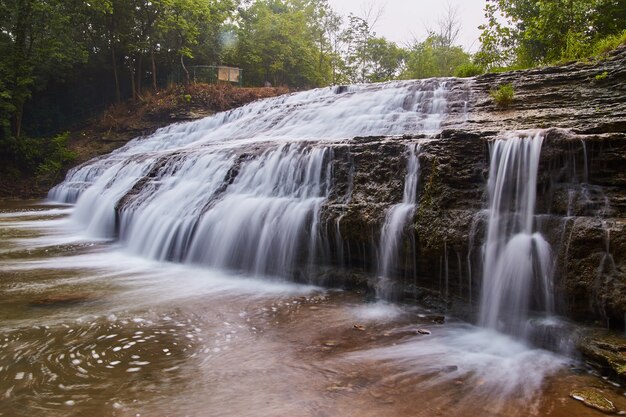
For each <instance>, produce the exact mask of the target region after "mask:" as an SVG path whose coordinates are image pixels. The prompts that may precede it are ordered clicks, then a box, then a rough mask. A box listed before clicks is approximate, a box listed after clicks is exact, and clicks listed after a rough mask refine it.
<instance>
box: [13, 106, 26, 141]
mask: <svg viewBox="0 0 626 417" xmlns="http://www.w3.org/2000/svg"><path fill="white" fill-rule="evenodd" d="M23 115H24V103H23V102H20V103H16V104H15V112H14V113H13V123H12V124H13V129H12V130H13V136H14V137H15V138H16V139H19V138H20V136H21V135H22V116H23Z"/></svg>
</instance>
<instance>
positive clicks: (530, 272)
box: [479, 132, 554, 338]
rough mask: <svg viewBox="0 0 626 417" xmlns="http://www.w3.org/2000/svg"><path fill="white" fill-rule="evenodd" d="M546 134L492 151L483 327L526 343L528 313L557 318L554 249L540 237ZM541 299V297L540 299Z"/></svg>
mask: <svg viewBox="0 0 626 417" xmlns="http://www.w3.org/2000/svg"><path fill="white" fill-rule="evenodd" d="M542 142H543V134H542V133H541V132H539V133H534V134H521V135H517V134H510V135H509V136H508V137H506V138H504V139H498V140H496V141H495V142H494V143H493V144H492V145H491V149H490V151H491V164H490V169H489V182H488V193H489V215H488V225H487V238H486V242H485V246H484V265H483V279H482V296H481V302H480V318H479V322H480V324H481V325H482V326H484V327H488V328H492V329H496V330H499V331H504V332H506V333H510V334H513V335H515V336H518V337H520V338H526V332H527V321H528V316H529V311H530V310H531V308H532V309H534V310H537V311H543V312H545V313H547V314H550V313H552V312H553V309H554V307H553V304H554V302H553V294H552V260H551V257H552V254H551V248H550V244H549V243H548V242H547V241H546V240H545V239H544V237H543V236H542V235H541V234H540V233H538V232H536V229H535V228H536V225H535V223H536V222H535V214H534V212H535V201H536V193H537V173H538V168H539V155H540V152H541V146H542ZM535 296H537V297H535Z"/></svg>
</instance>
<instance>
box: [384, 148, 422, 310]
mask: <svg viewBox="0 0 626 417" xmlns="http://www.w3.org/2000/svg"><path fill="white" fill-rule="evenodd" d="M419 149H420V147H419V144H410V145H408V146H407V153H408V158H407V173H406V175H405V177H404V193H403V197H402V202H401V203H399V204H395V205H393V206H392V207H391V208H390V209H389V210H388V211H387V214H386V216H385V223H384V224H383V227H382V230H381V237H380V247H379V251H378V253H379V257H378V276H379V282H378V286H377V290H376V291H377V296H378V298H383V299H385V298H389V296H391V288H390V286H391V285H390V282H389V278H390V276H391V274H392V272H393V269H394V268H395V267H397V264H398V253H399V245H400V243H401V242H402V232H403V231H404V226H405V225H406V223H407V222H408V221H409V220H410V219H411V218H412V216H413V213H414V211H415V204H416V195H417V184H418V180H419V169H420V165H419V159H418V156H419Z"/></svg>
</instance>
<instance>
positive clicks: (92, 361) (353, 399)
mask: <svg viewBox="0 0 626 417" xmlns="http://www.w3.org/2000/svg"><path fill="white" fill-rule="evenodd" d="M454 88H456V89H457V90H459V89H460V90H463V82H462V81H459V80H456V81H455V80H425V81H417V82H416V81H407V82H393V83H387V84H382V85H363V86H350V87H338V88H327V89H319V90H313V91H309V92H304V93H297V94H292V95H288V96H283V97H278V98H274V99H269V100H263V101H260V102H257V103H252V104H250V105H248V106H244V107H242V108H240V109H237V110H234V111H231V112H226V113H221V114H218V115H216V116H213V117H210V118H207V119H204V120H201V121H197V122H193V123H186V124H177V125H172V126H170V127H167V128H165V129H161V130H159V131H158V132H156V133H155V134H154V135H151V136H149V137H145V138H138V139H136V140H134V141H132V142H130V143H129V144H127V145H126V146H124V147H123V148H120V149H119V150H117V151H115V152H113V153H112V154H110V155H107V156H104V157H101V158H99V159H96V160H93V161H90V162H88V163H86V164H84V165H83V166H80V167H77V168H76V169H74V170H72V171H71V172H70V173H69V174H68V176H67V178H66V180H65V181H64V182H63V183H62V184H60V185H58V186H57V187H55V188H54V189H53V190H51V192H50V198H51V199H52V200H56V201H57V202H61V203H70V204H58V205H53V204H51V203H46V204H43V203H0V204H1V205H0V236H2V239H1V240H0V288H1V291H0V293H1V294H2V299H0V315H1V317H2V320H1V321H0V398H1V401H0V415H7V416H19V415H24V416H26V415H28V416H31V415H46V416H47V415H50V416H57V415H58V416H66V415H69V416H73V415H76V416H79V415H89V416H112V415H113V416H136V415H146V416H153V415H173V416H179V415H180V416H255V417H256V416H287V415H298V416H316V417H318V416H319V417H323V416H381V415H385V416H387V415H389V416H424V417H426V416H429V417H430V416H438V415H442V416H443V415H445V416H465V415H472V414H474V415H481V416H528V415H541V416H544V415H545V416H548V415H549V416H557V417H560V416H571V415H576V416H594V415H598V413H597V412H596V411H593V410H591V409H588V408H585V407H584V406H583V405H581V404H580V403H578V402H576V401H574V400H572V399H570V398H569V393H570V392H571V390H572V389H575V388H580V387H588V386H596V387H598V388H600V389H602V390H603V391H604V392H605V393H606V395H607V396H609V397H610V398H611V399H612V400H613V401H614V403H615V404H616V405H617V407H618V408H620V409H625V408H626V397H625V396H624V392H623V389H622V388H620V387H616V386H615V385H612V384H611V383H610V382H609V381H605V380H602V379H599V378H596V377H594V376H593V375H590V374H589V373H588V372H587V370H586V369H583V368H581V367H580V366H579V364H578V363H577V362H576V361H574V360H572V359H570V358H567V357H565V356H562V355H559V354H556V353H551V352H548V351H545V350H542V349H538V348H535V347H533V346H531V345H530V344H528V343H527V342H526V341H525V340H526V339H525V336H526V331H525V326H526V323H527V319H528V317H530V314H531V310H538V311H540V312H542V313H544V315H545V313H550V312H551V303H552V301H551V281H550V247H549V245H547V243H546V242H545V240H544V239H543V237H542V236H541V235H540V234H539V233H537V231H536V226H535V219H534V204H535V203H534V201H535V192H536V177H537V164H538V157H539V152H540V150H541V143H542V137H541V134H537V135H535V136H529V135H517V136H512V137H508V138H505V139H503V140H498V141H496V142H495V143H494V144H493V146H492V149H491V167H490V176H489V178H490V179H489V184H488V191H489V208H488V210H487V211H486V212H488V231H487V240H486V243H485V247H484V253H485V260H484V276H483V282H484V285H483V292H482V300H481V306H482V307H481V311H482V313H481V319H480V324H481V326H482V327H476V326H473V325H470V324H468V323H464V322H462V321H460V320H457V319H455V318H454V317H446V318H445V320H444V319H442V316H441V313H440V312H437V311H430V310H428V309H425V308H420V307H417V306H399V305H393V304H389V303H382V302H377V303H369V304H368V303H365V301H364V299H365V298H366V297H365V295H363V294H360V293H357V292H347V291H335V290H328V289H322V288H319V287H316V286H314V285H309V284H315V280H313V279H311V276H310V275H309V271H314V268H315V265H316V262H319V260H320V258H323V256H324V252H325V251H327V248H328V242H327V241H325V239H326V240H328V239H327V234H325V233H324V232H323V231H322V229H323V227H321V224H322V223H323V219H322V218H321V216H320V213H321V209H322V208H323V206H324V204H325V203H326V202H327V200H328V198H329V195H330V194H331V193H332V192H333V190H334V187H335V186H336V184H333V182H332V178H333V175H332V174H333V169H334V167H333V163H332V161H333V155H334V154H333V152H335V149H336V148H335V147H334V146H335V145H341V144H342V143H344V142H345V141H349V140H351V138H354V137H356V136H360V135H366V136H376V135H378V136H386V137H389V136H395V135H405V134H408V135H420V137H424V138H428V137H430V136H432V135H434V134H436V133H438V132H439V131H440V130H441V128H442V126H444V125H445V123H448V122H449V120H448V119H449V117H450V114H449V113H450V112H451V111H452V110H451V109H453V108H455V107H456V108H457V109H462V111H463V114H462V115H461V116H464V115H465V112H466V110H467V106H466V105H465V104H466V103H467V97H460V98H459V97H456V98H451V91H452V89H454ZM455 94H457V95H458V91H457V93H455ZM455 103H456V104H455ZM459 103H460V104H459ZM457 111H458V110H457ZM460 119H461V121H463V120H464V117H460ZM419 140H422V139H419ZM419 151H420V148H419V146H417V145H416V144H412V145H409V147H408V149H407V163H406V172H405V173H404V196H403V199H402V202H401V203H399V204H396V205H394V206H391V207H389V208H387V212H386V216H385V221H384V224H383V226H382V230H381V231H380V236H381V238H380V242H379V243H380V250H379V258H378V267H379V271H378V275H379V276H380V277H382V279H383V281H384V280H385V279H387V278H389V277H390V276H392V275H394V274H395V273H396V272H395V271H396V270H398V269H399V268H401V265H398V260H397V259H398V258H397V256H398V252H399V251H400V242H401V241H402V233H403V230H404V229H405V226H406V224H407V223H408V221H409V219H410V217H411V215H412V214H413V213H414V210H415V208H416V206H417V204H418V201H417V198H416V193H417V189H418V184H417V181H418V178H419V159H418V157H419ZM348 176H350V173H348ZM350 181H351V180H350ZM350 190H352V188H351V185H348V195H346V196H345V197H344V199H345V201H349V200H350V198H351V195H350V192H351V191H350ZM338 218H339V219H341V216H339V217H338ZM339 226H340V220H338V221H337V224H336V225H332V229H336V230H337V232H336V236H334V239H335V240H337V247H338V248H340V250H339V249H338V252H340V253H343V251H344V245H343V242H342V240H341V237H340V227H339ZM477 243H478V242H477ZM346 247H347V246H346ZM347 249H348V250H349V249H350V248H347ZM348 255H349V254H348ZM460 259H461V258H460V256H459V255H458V254H457V261H458V263H459V264H460ZM322 261H323V259H322ZM341 262H342V259H340V260H339V264H341ZM447 263H448V259H446V265H447ZM510 266H515V268H510ZM459 269H460V267H459ZM294 278H296V279H295V280H294ZM446 278H447V276H446ZM470 279H471V277H470ZM295 281H297V282H299V283H296V282H295ZM446 282H447V279H446ZM383 284H384V282H383ZM380 287H381V291H382V292H381V293H380V294H379V296H381V297H385V296H386V293H385V289H384V288H385V285H381V286H380ZM533 288H534V290H533ZM531 293H533V294H542V296H541V297H539V299H538V300H534V301H533V302H532V303H531V302H529V299H530V298H531V297H530V294H531ZM501 331H503V333H502V332H501Z"/></svg>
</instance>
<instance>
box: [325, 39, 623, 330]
mask: <svg viewBox="0 0 626 417" xmlns="http://www.w3.org/2000/svg"><path fill="white" fill-rule="evenodd" d="M605 72H606V73H607V74H608V76H607V77H606V78H603V77H601V78H602V79H601V80H596V75H598V74H603V73H605ZM505 83H512V84H513V86H514V88H515V93H516V95H515V99H514V102H513V104H512V105H511V106H510V107H509V108H507V109H505V110H500V109H498V108H496V106H495V105H494V103H493V101H492V100H491V98H490V97H489V94H488V93H489V90H490V89H491V88H494V87H495V86H497V85H500V84H505ZM467 89H469V97H470V99H469V103H470V107H469V109H468V110H469V111H467V112H463V111H462V108H463V106H464V103H463V98H465V97H467V96H468V91H467ZM450 91H451V95H450V97H451V98H449V103H448V107H449V117H448V119H447V120H446V121H445V122H444V129H443V131H442V133H441V134H440V135H437V136H436V137H435V138H432V139H429V140H427V139H425V138H420V137H404V138H369V139H362V140H358V139H357V140H355V141H352V142H350V143H347V144H344V145H342V146H339V147H337V148H336V150H335V152H334V166H335V168H334V181H335V183H336V184H341V186H339V187H337V188H335V191H334V193H333V195H331V198H330V199H329V200H328V202H327V203H326V205H325V206H324V209H323V218H324V219H325V221H326V224H327V229H328V233H329V235H331V236H333V237H335V235H337V234H340V236H341V238H342V239H343V241H344V246H345V247H343V248H338V247H333V244H332V243H331V248H330V252H331V253H333V254H338V253H339V254H341V256H343V257H344V258H346V259H343V260H339V259H335V260H334V261H335V262H336V263H342V264H346V263H347V264H348V265H350V266H352V267H358V268H364V269H365V270H369V271H372V270H375V267H376V265H375V262H376V250H377V248H376V245H377V242H378V241H379V239H380V230H381V227H382V224H383V221H384V215H385V211H386V210H387V209H388V207H389V206H390V204H394V203H398V202H399V201H400V200H401V198H402V186H403V175H404V173H405V172H406V158H407V153H406V144H407V143H409V142H412V141H421V142H422V145H421V150H420V153H419V161H420V167H421V169H420V179H419V190H418V207H417V209H416V211H415V214H414V217H413V219H412V221H411V222H410V225H408V226H407V228H406V231H405V232H406V233H405V236H404V239H403V244H402V245H400V250H401V252H402V256H401V261H400V262H399V263H398V268H397V270H396V271H395V276H396V279H397V281H398V282H399V283H400V284H401V286H402V287H403V288H404V290H405V295H407V296H411V295H415V294H417V293H419V292H420V290H419V288H422V287H423V288H428V289H434V290H437V291H439V292H440V295H441V297H442V298H444V299H446V301H447V302H449V303H453V302H454V301H455V300H464V301H470V300H471V301H472V302H475V301H476V299H477V298H478V294H479V293H480V284H481V283H480V277H481V272H482V271H481V268H480V265H481V262H480V258H481V246H482V243H483V241H484V233H485V228H486V219H485V213H484V210H483V209H484V208H485V207H486V196H485V189H486V187H485V186H486V181H487V177H488V167H489V144H490V142H491V141H493V140H494V139H496V138H498V137H499V136H501V135H502V134H503V133H504V132H506V131H513V130H528V129H543V130H545V132H544V135H545V139H544V144H543V148H542V152H541V160H540V168H539V179H538V192H537V209H536V213H537V215H538V219H539V220H538V223H539V224H538V229H539V231H540V232H541V233H543V234H544V235H545V236H546V239H547V240H548V241H549V243H550V244H551V246H552V250H553V252H554V258H555V273H554V276H555V293H556V295H557V310H558V312H559V313H561V314H565V315H567V316H569V317H572V318H574V319H577V320H581V321H587V322H589V321H593V320H600V321H602V323H604V324H606V323H609V324H610V325H612V326H615V327H619V326H620V325H623V321H624V315H625V313H626V49H624V48H622V49H620V50H618V51H616V52H615V53H614V54H613V55H612V56H611V57H610V58H609V59H608V60H606V61H603V62H600V63H592V64H586V63H575V64H570V65H566V66H561V67H550V68H542V69H534V70H528V71H515V72H511V73H506V74H487V75H484V76H480V77H478V78H476V79H475V80H473V81H471V82H470V83H469V84H466V85H461V84H458V85H457V84H454V82H453V84H452V86H451V87H450ZM455 97H456V100H455ZM463 118H465V120H463ZM348 189H350V190H351V195H350V198H349V199H348V198H346V195H347V194H348ZM335 240H336V239H329V241H330V242H334V241H335Z"/></svg>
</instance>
